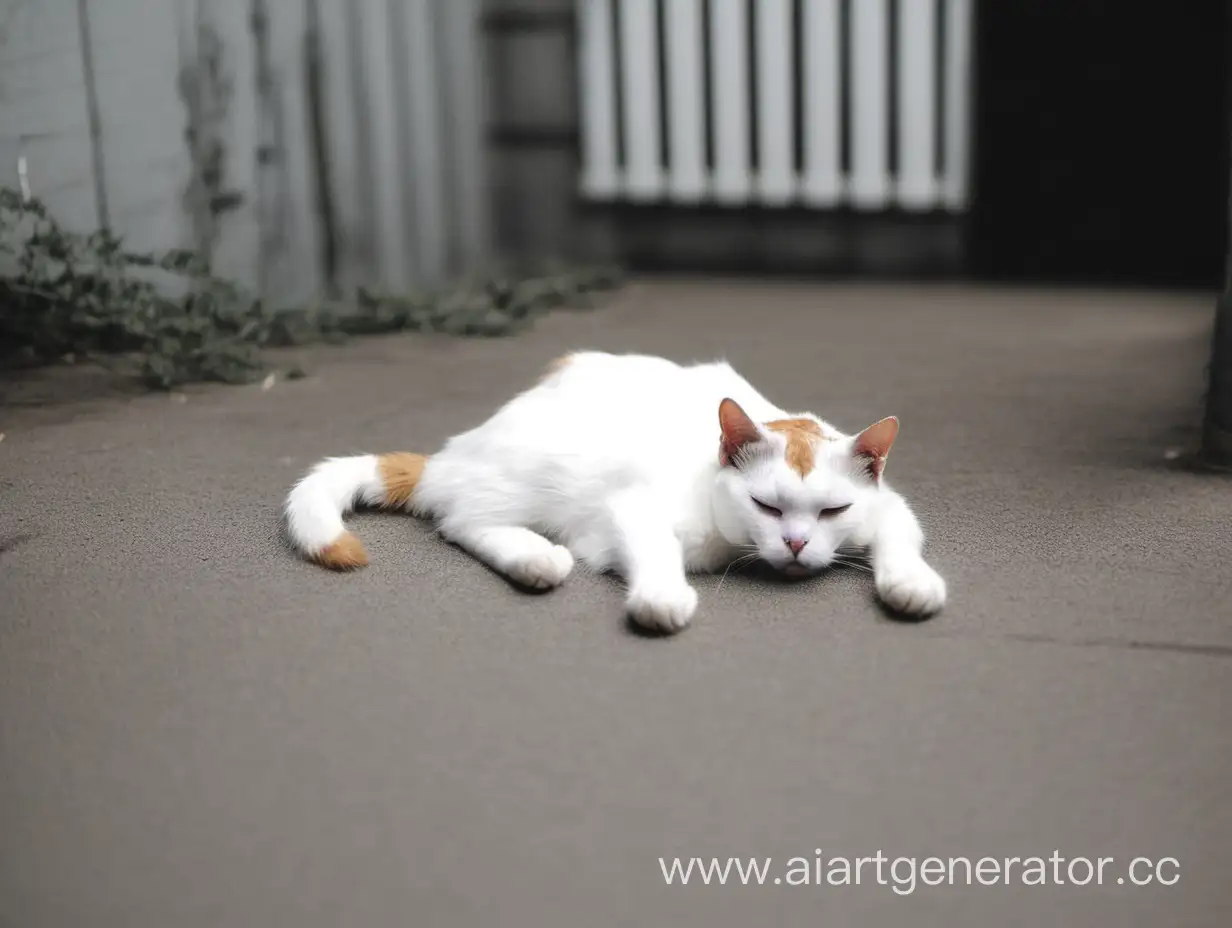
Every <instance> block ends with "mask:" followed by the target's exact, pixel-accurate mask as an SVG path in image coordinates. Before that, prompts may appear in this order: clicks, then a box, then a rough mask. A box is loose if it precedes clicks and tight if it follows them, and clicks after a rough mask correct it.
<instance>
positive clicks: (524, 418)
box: [287, 352, 945, 632]
mask: <svg viewBox="0 0 1232 928" xmlns="http://www.w3.org/2000/svg"><path fill="white" fill-rule="evenodd" d="M725 397H730V398H731V399H734V400H735V401H736V402H737V403H739V404H740V406H741V407H742V408H743V409H744V411H745V412H747V413H748V415H749V417H750V418H751V419H753V420H754V422H757V423H765V422H768V421H772V420H775V419H783V418H811V419H813V421H816V422H817V423H818V424H819V425H820V426H821V427H822V429H823V431H824V433H825V434H826V436H827V440H822V441H820V442H818V445H817V449H816V466H815V468H814V469H813V471H812V472H811V473H809V474H808V475H807V477H806V478H804V479H802V478H801V477H800V476H799V475H798V474H796V473H795V472H794V471H793V470H792V469H791V468H790V467H789V466H788V465H787V463H786V460H785V458H784V453H783V452H784V448H785V446H786V439H785V438H784V437H783V436H782V435H781V434H779V433H777V432H773V431H767V430H764V429H761V430H760V433H761V439H762V440H761V441H760V442H759V443H757V444H756V445H754V446H753V447H752V448H751V449H750V450H749V453H748V454H747V455H742V456H741V459H740V460H739V462H738V463H739V467H733V466H726V467H724V466H720V462H719V439H720V428H719V420H718V409H719V404H720V402H721V401H722V400H723V399H724V398H725ZM854 444H855V438H854V437H852V436H848V435H843V434H841V433H840V432H838V430H837V429H835V428H834V427H833V426H831V425H829V424H828V423H825V422H822V421H821V420H820V419H817V418H816V417H814V416H810V415H808V414H796V413H788V412H785V411H784V410H782V409H779V408H778V407H776V406H774V405H773V404H772V403H770V402H769V401H768V400H767V399H765V398H764V397H763V396H761V394H759V393H758V392H757V391H756V390H755V389H754V388H753V387H752V386H751V385H750V384H749V383H748V382H747V381H746V380H744V378H743V377H741V376H740V375H739V374H737V373H736V372H735V371H734V370H732V369H731V367H729V366H728V365H727V364H725V363H716V364H701V365H696V366H691V367H682V366H680V365H677V364H674V363H672V362H670V361H666V360H663V359H661V358H653V357H645V356H639V355H622V356H618V355H609V354H602V353H598V352H585V353H580V354H575V355H573V356H571V358H569V360H568V361H567V363H565V364H564V365H563V366H562V367H561V368H559V369H558V370H557V371H556V372H555V373H553V374H551V375H550V376H548V377H547V378H546V379H545V380H543V381H541V382H540V383H539V384H537V385H536V386H534V387H532V388H531V389H529V390H527V391H526V392H524V393H521V394H520V395H518V396H516V397H514V398H513V399H512V400H510V401H509V402H508V403H506V404H505V405H504V406H503V407H502V408H501V409H499V410H498V411H497V412H496V413H495V414H494V415H493V416H492V417H491V418H490V419H488V420H487V421H486V422H484V423H483V424H482V425H480V426H478V427H477V428H474V429H472V430H470V431H467V432H463V433H462V434H460V435H458V436H456V437H454V438H452V439H450V440H449V441H448V442H447V443H446V445H445V447H444V448H443V449H442V450H441V451H440V452H439V453H437V454H435V455H433V456H431V457H430V458H429V460H428V463H427V466H426V467H425V469H424V471H423V475H422V477H421V478H420V482H419V484H418V487H417V488H416V490H415V492H414V494H413V497H412V501H411V508H412V510H413V511H414V512H416V513H419V514H421V515H424V516H429V517H431V518H433V519H434V520H435V521H436V523H437V525H438V527H439V530H440V532H441V534H442V535H443V536H444V537H445V538H446V539H448V540H450V541H453V542H455V543H456V544H458V545H460V546H461V547H463V548H465V549H467V550H468V551H470V552H471V553H472V554H474V555H475V556H476V557H478V558H479V559H480V560H482V561H484V562H485V563H487V564H489V565H491V566H492V567H493V568H494V569H496V570H498V571H500V572H502V573H504V574H505V575H507V576H509V577H510V578H512V579H513V580H515V581H517V582H519V583H521V584H523V585H526V586H531V587H536V588H550V587H554V586H556V585H558V584H560V583H561V582H562V581H563V580H564V579H565V577H566V576H567V575H568V573H569V571H570V570H571V568H572V566H573V562H574V559H575V558H576V559H577V560H579V561H581V562H583V563H585V564H586V565H588V566H590V567H592V568H594V569H596V570H613V571H616V572H618V573H620V574H621V575H622V576H623V577H624V578H625V580H626V582H627V585H628V599H627V608H628V611H629V614H630V616H631V617H632V618H633V619H634V620H635V621H637V622H638V623H640V624H642V625H643V626H646V627H650V628H655V629H660V630H663V631H669V632H671V631H677V630H679V629H681V628H684V627H685V626H686V625H687V624H688V623H689V621H690V620H691V619H692V617H693V614H694V612H695V611H696V608H697V593H696V592H695V591H694V590H693V588H692V587H691V586H690V585H689V583H688V581H687V580H686V573H688V572H695V571H714V570H719V569H722V568H724V567H726V566H728V565H730V564H731V563H732V562H733V561H734V560H736V559H738V558H740V557H741V556H743V555H745V554H750V555H751V554H756V555H758V556H760V558H762V559H763V560H765V561H767V562H769V563H770V564H771V565H774V566H775V567H778V568H786V569H789V570H794V571H816V570H819V569H821V568H823V567H826V566H827V565H829V564H830V563H832V562H833V561H834V559H835V557H836V552H838V549H840V548H843V549H844V552H845V551H846V550H847V548H848V547H850V546H855V547H858V548H859V549H862V550H864V551H866V552H867V554H868V556H869V558H870V559H871V561H872V566H873V570H874V573H875V581H876V587H877V591H878V594H879V595H880V596H881V598H882V600H883V601H884V602H885V603H886V604H887V605H888V606H890V607H891V608H894V609H896V610H898V611H901V612H906V613H908V614H919V615H923V614H928V613H931V612H934V611H936V610H937V609H939V608H941V606H942V605H943V603H944V601H945V584H944V582H943V581H942V579H941V578H940V577H939V576H938V575H937V574H936V572H934V571H933V570H932V568H930V567H929V566H928V565H927V564H926V563H925V562H924V560H923V558H922V556H921V553H920V552H921V548H922V545H923V535H922V533H921V531H920V528H919V526H918V524H917V522H916V520H915V517H914V516H913V515H912V513H911V510H910V509H909V508H908V506H907V504H906V502H905V501H904V500H903V499H902V497H901V496H899V495H898V494H897V493H894V492H893V491H892V490H890V489H889V488H888V487H886V486H885V485H884V483H882V482H878V481H875V480H873V479H872V478H870V477H868V476H867V475H865V474H864V473H862V471H861V468H859V467H858V466H857V464H856V461H855V459H854V457H853V453H852V452H853V448H854ZM381 489H382V488H381V487H380V477H379V473H378V468H377V463H376V459H375V458H374V457H372V456H370V455H365V456H362V457H356V458H344V459H333V460H330V461H326V462H325V463H323V464H321V465H319V467H318V468H317V469H316V470H315V471H313V472H312V473H311V474H310V475H309V476H308V477H306V478H305V479H304V480H303V481H302V482H301V483H300V484H299V485H298V486H297V487H296V488H295V489H294V490H293V491H292V492H291V496H290V498H289V499H288V501H287V511H288V521H289V527H290V533H291V536H292V538H293V540H294V541H295V542H296V544H297V545H298V546H299V547H300V548H301V549H302V550H304V551H305V552H307V553H310V554H311V553H313V552H314V551H318V550H320V548H321V547H323V546H325V545H327V544H329V543H330V542H331V541H333V540H334V539H336V538H337V537H338V535H339V534H340V533H341V532H342V531H343V528H342V518H341V517H342V514H343V512H344V511H345V510H346V509H347V508H349V506H350V504H351V503H352V502H354V501H355V500H357V499H359V500H364V501H367V502H374V503H375V502H379V500H380V499H381ZM754 496H756V497H757V498H758V499H760V500H761V501H762V502H763V503H767V504H769V505H771V506H774V507H776V508H778V509H780V510H781V511H782V517H781V518H779V517H775V516H772V515H768V514H766V513H765V512H763V511H762V510H760V509H759V508H758V507H757V505H756V503H755V502H754V501H753V497H754ZM848 503H850V504H851V507H850V509H848V510H847V511H846V512H845V513H843V514H841V515H837V516H828V517H820V516H819V513H820V511H821V510H823V509H828V508H831V507H836V506H842V505H846V504H848ZM785 538H791V539H793V540H796V541H801V540H803V541H805V542H806V545H805V547H804V548H803V549H802V550H801V551H800V553H799V555H798V557H795V556H793V554H792V553H791V551H790V550H789V549H788V546H787V544H786V542H785V540H784V539H785ZM549 539H552V540H551V541H549Z"/></svg>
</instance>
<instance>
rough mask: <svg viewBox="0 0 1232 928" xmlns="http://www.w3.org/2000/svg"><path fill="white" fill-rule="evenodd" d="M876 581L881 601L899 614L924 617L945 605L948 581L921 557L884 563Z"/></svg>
mask: <svg viewBox="0 0 1232 928" xmlns="http://www.w3.org/2000/svg"><path fill="white" fill-rule="evenodd" d="M876 583H877V595H878V596H879V597H880V598H881V601H882V602H883V603H885V604H886V606H888V607H889V608H890V609H892V610H893V611H895V612H897V613H899V614H900V615H904V616H911V617H914V618H924V617H925V616H929V615H932V614H934V613H936V612H940V611H941V607H942V606H944V605H945V581H944V580H942V579H941V575H940V574H938V573H937V572H936V571H935V570H933V569H932V568H931V567H929V566H928V565H927V564H926V563H924V560H923V559H922V558H913V559H911V560H907V561H902V562H900V563H896V564H892V565H887V566H885V567H882V568H881V569H880V570H878V571H877V576H876Z"/></svg>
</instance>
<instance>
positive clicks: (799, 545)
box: [783, 538, 808, 555]
mask: <svg viewBox="0 0 1232 928" xmlns="http://www.w3.org/2000/svg"><path fill="white" fill-rule="evenodd" d="M783 540H784V541H785V542H787V547H789V548H791V553H792V554H795V555H799V554H800V552H801V551H803V550H804V546H805V545H807V544H808V542H807V541H801V540H800V539H799V538H784V539H783Z"/></svg>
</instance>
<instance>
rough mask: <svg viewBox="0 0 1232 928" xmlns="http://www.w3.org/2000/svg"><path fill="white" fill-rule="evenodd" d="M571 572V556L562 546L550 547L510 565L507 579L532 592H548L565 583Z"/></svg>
mask: <svg viewBox="0 0 1232 928" xmlns="http://www.w3.org/2000/svg"><path fill="white" fill-rule="evenodd" d="M571 570H573V555H572V554H570V553H569V549H568V548H566V547H564V546H563V545H552V547H551V548H548V549H546V550H544V551H541V552H538V553H535V554H531V555H528V556H526V557H523V558H522V559H521V560H519V561H517V562H516V563H514V564H512V565H510V567H509V569H508V571H507V573H508V575H509V579H511V580H513V581H514V582H515V583H520V584H521V585H522V586H525V587H530V588H531V589H532V590H550V589H553V588H554V587H558V586H560V585H561V584H562V583H564V582H565V577H567V576H569V572H570V571H571Z"/></svg>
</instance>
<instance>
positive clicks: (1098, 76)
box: [968, 0, 1229, 288]
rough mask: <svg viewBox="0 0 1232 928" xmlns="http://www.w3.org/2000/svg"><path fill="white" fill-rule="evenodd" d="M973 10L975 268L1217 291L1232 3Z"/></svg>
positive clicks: (1019, 2) (1095, 0)
mask: <svg viewBox="0 0 1232 928" xmlns="http://www.w3.org/2000/svg"><path fill="white" fill-rule="evenodd" d="M977 6H978V13H977V26H976V36H977V41H976V65H975V68H976V95H977V101H976V105H975V114H976V117H975V133H976V135H975V145H976V157H975V164H974V170H975V176H974V182H975V201H974V207H973V211H972V215H971V223H970V230H969V231H970V238H969V240H968V241H969V252H968V255H969V260H970V266H971V268H972V270H973V271H974V272H975V274H976V275H977V276H980V277H984V278H990V279H1002V280H1024V281H1026V280H1033V281H1041V280H1043V281H1057V282H1071V283H1080V282H1086V283H1121V284H1143V285H1155V286H1181V287H1190V286H1193V287H1211V288H1215V287H1218V286H1219V284H1220V282H1221V277H1222V269H1223V259H1224V255H1225V254H1226V245H1227V227H1226V223H1227V208H1226V204H1227V202H1228V171H1227V164H1228V138H1229V134H1228V125H1229V120H1228V98H1227V90H1226V88H1227V87H1228V80H1227V70H1228V36H1229V31H1228V27H1229V15H1228V3H1227V2H1226V0H1187V2H1185V3H1175V4H1163V3H1125V2H1124V0H1120V2H1117V0H1069V2H1066V3H1040V2H1038V0H996V2H988V3H983V2H981V3H979V4H977Z"/></svg>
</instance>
